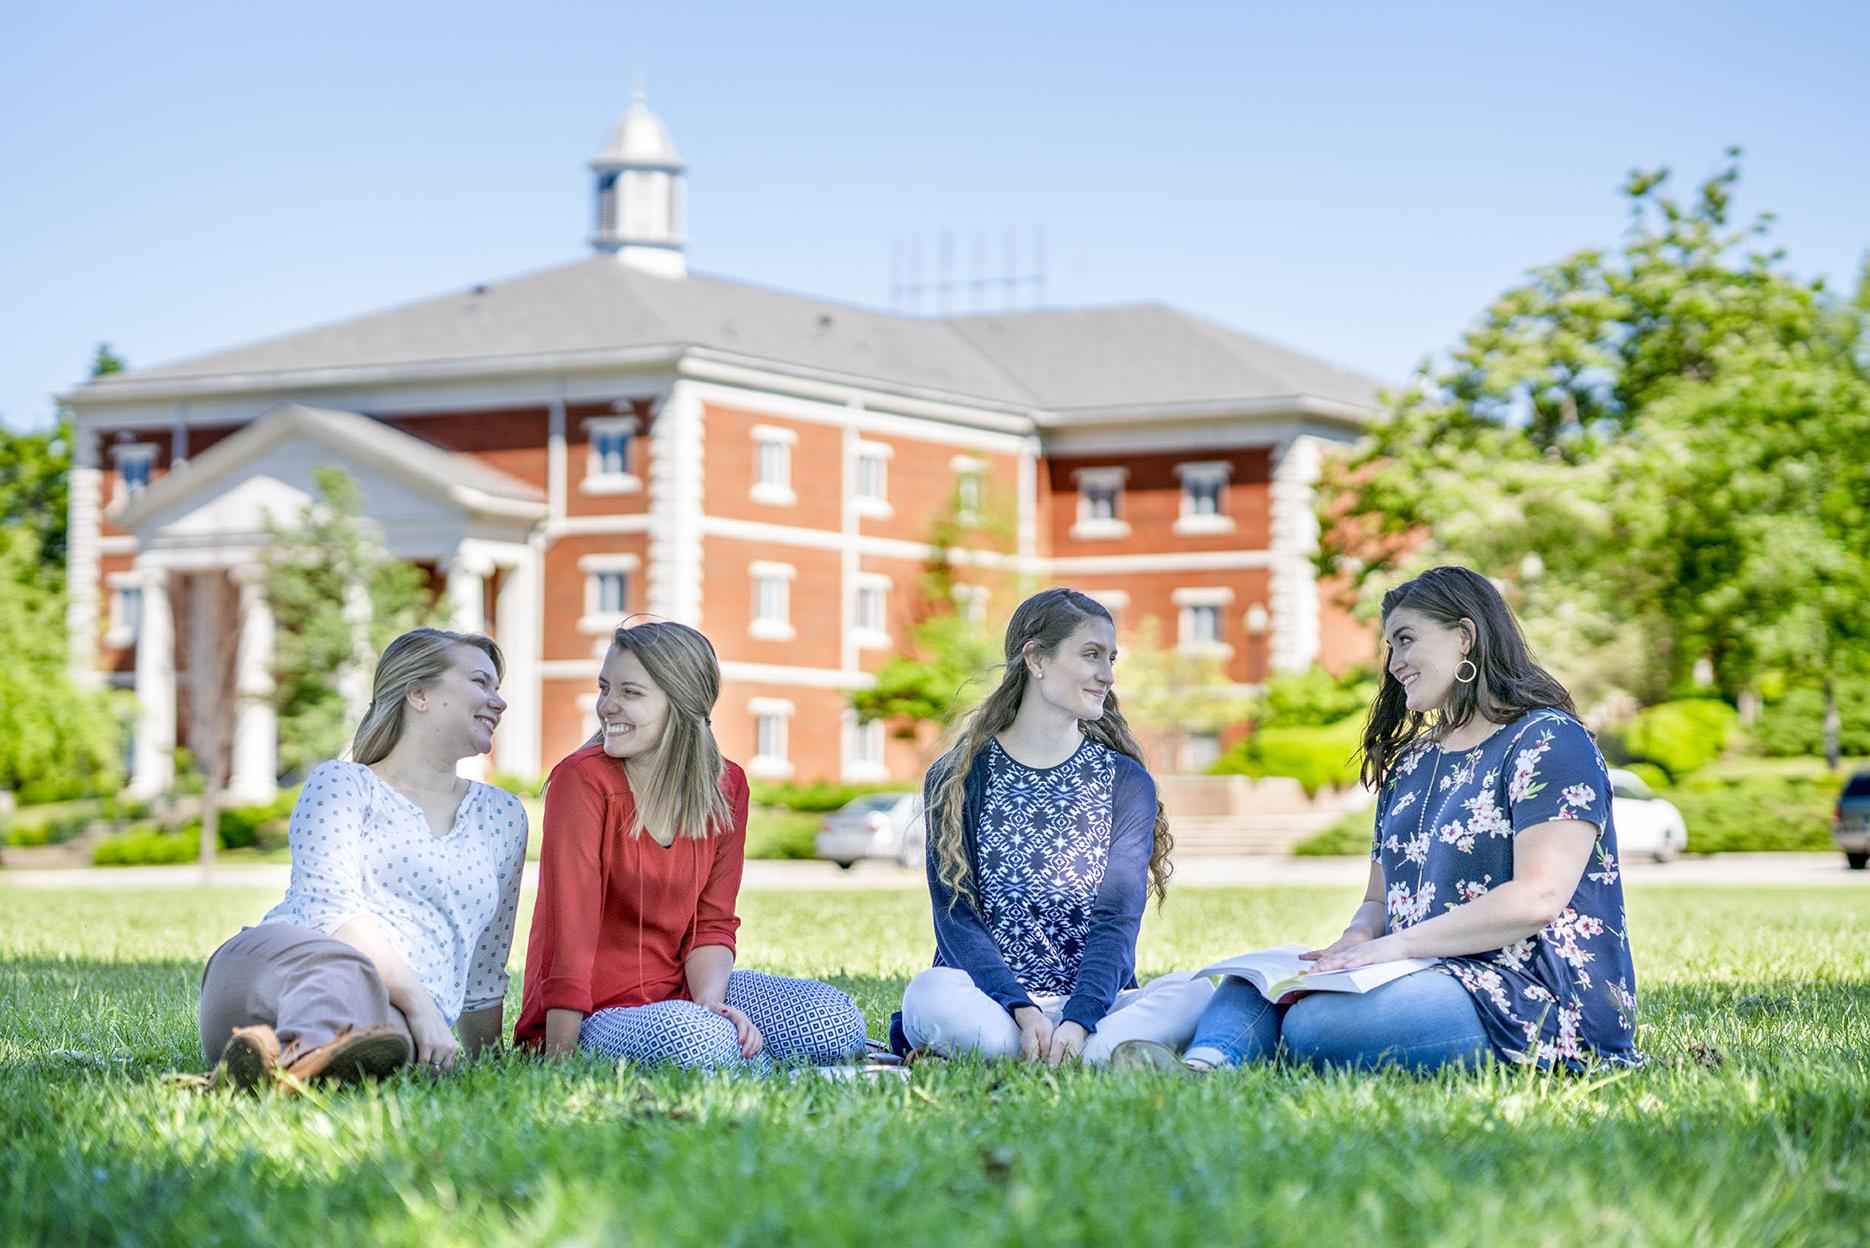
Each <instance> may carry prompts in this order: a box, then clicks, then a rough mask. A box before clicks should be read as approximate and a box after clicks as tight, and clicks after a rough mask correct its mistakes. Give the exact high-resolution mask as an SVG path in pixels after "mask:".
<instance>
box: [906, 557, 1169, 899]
mask: <svg viewBox="0 0 1870 1248" xmlns="http://www.w3.org/2000/svg"><path fill="white" fill-rule="evenodd" d="M1092 619H1099V620H1110V612H1108V611H1106V610H1105V609H1104V607H1103V606H1102V604H1100V603H1098V602H1097V601H1096V600H1095V599H1092V598H1089V597H1086V596H1085V595H1084V594H1081V593H1079V592H1078V591H1077V590H1075V589H1048V590H1045V591H1043V592H1041V593H1037V594H1034V595H1033V596H1032V597H1030V598H1028V599H1026V601H1024V602H1022V603H1020V604H1019V607H1018V608H1017V609H1016V610H1015V611H1014V612H1013V618H1012V619H1011V620H1010V621H1008V622H1007V626H1006V643H1005V652H1006V668H1005V673H1004V675H1002V676H1001V678H1000V686H999V688H997V689H995V690H994V691H993V692H992V693H990V694H988V695H987V700H986V701H985V702H982V703H981V704H980V706H979V707H978V708H977V709H976V710H975V711H974V712H973V713H972V714H971V715H969V716H968V718H967V719H966V720H965V721H964V722H963V724H962V727H961V730H960V733H959V738H960V739H959V741H958V742H957V744H956V745H955V747H954V748H953V749H952V750H950V751H949V752H948V754H947V762H948V770H947V772H946V773H945V774H943V775H942V776H941V777H940V779H939V781H938V782H937V784H936V787H935V791H934V793H933V794H931V795H930V800H931V802H932V804H933V805H934V806H935V807H936V813H937V814H938V816H939V817H938V819H937V821H936V824H935V864H936V876H937V878H939V879H940V880H941V882H942V883H943V884H944V885H946V886H947V887H948V889H949V890H950V891H951V892H952V893H953V894H954V895H955V896H956V897H960V896H962V895H963V894H964V893H965V894H967V895H969V896H972V895H973V891H974V864H973V863H972V862H970V861H969V860H968V854H967V842H966V841H965V839H964V838H963V829H962V823H963V818H962V808H963V806H964V805H965V804H966V786H967V774H968V772H969V771H971V770H973V767H974V760H975V759H976V758H978V757H979V756H980V752H981V751H982V750H983V749H985V748H986V746H987V742H988V741H989V740H991V739H992V738H993V737H994V735H995V734H997V733H1000V732H1003V731H1005V730H1006V729H1007V728H1009V727H1011V726H1012V723H1013V719H1014V717H1015V716H1016V715H1018V714H1019V704H1020V701H1021V700H1022V699H1023V698H1024V697H1025V696H1026V684H1027V680H1028V674H1027V671H1026V647H1027V646H1029V645H1031V646H1035V647H1036V648H1037V649H1038V651H1039V652H1040V653H1042V654H1051V653H1054V652H1056V651H1057V650H1058V648H1059V647H1060V646H1061V645H1063V644H1064V643H1065V641H1066V640H1067V639H1068V638H1070V636H1071V635H1072V634H1073V633H1075V632H1077V631H1078V628H1079V626H1080V625H1082V624H1083V623H1084V622H1085V621H1087V620H1092ZM1111 623H1112V624H1113V626H1114V624H1115V621H1111ZM1078 727H1079V731H1081V732H1083V733H1084V735H1085V736H1087V737H1089V738H1091V740H1093V741H1095V742H1097V743H1098V744H1099V745H1102V746H1104V747H1105V748H1106V749H1109V750H1112V751H1115V752H1116V753H1118V754H1123V755H1127V756H1128V757H1130V758H1133V759H1135V760H1136V761H1137V762H1138V763H1142V762H1143V747H1142V746H1141V745H1140V744H1138V742H1137V740H1136V736H1135V734H1134V733H1132V732H1131V731H1130V725H1129V724H1128V722H1126V721H1125V720H1124V718H1123V712H1122V711H1120V710H1118V709H1117V695H1116V693H1115V692H1114V691H1113V692H1111V693H1109V694H1106V695H1105V697H1104V713H1103V715H1101V716H1100V717H1098V718H1097V719H1087V720H1080V721H1079V724H1078ZM1174 848H1175V838H1174V837H1172V836H1170V835H1169V820H1168V816H1167V815H1166V814H1165V813H1164V811H1163V808H1162V800H1161V799H1160V798H1158V799H1157V800H1156V831H1155V844H1154V845H1153V846H1152V848H1151V849H1150V854H1149V885H1148V890H1149V892H1151V893H1153V894H1155V896H1156V899H1157V900H1158V901H1160V900H1161V899H1162V896H1163V893H1164V892H1165V890H1167V888H1168V886H1169V876H1170V874H1171V872H1172V871H1173V870H1174V868H1172V867H1171V866H1170V865H1169V854H1170V852H1171V851H1172V850H1173V849H1174Z"/></svg>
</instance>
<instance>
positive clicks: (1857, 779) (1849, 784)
mask: <svg viewBox="0 0 1870 1248" xmlns="http://www.w3.org/2000/svg"><path fill="white" fill-rule="evenodd" d="M1831 839H1832V840H1834V841H1836V842H1837V843H1838V848H1839V849H1841V850H1843V851H1844V861H1845V862H1848V863H1850V864H1851V870H1853V871H1862V870H1863V869H1864V868H1865V867H1866V866H1870V769H1867V770H1864V771H1860V772H1858V773H1857V774H1856V775H1854V776H1852V777H1851V778H1850V779H1849V780H1846V781H1845V782H1844V787H1843V788H1842V789H1839V790H1838V809H1837V814H1836V815H1835V816H1834V818H1833V821H1832V824H1831Z"/></svg>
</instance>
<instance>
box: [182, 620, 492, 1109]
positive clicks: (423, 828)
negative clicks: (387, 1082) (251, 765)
mask: <svg viewBox="0 0 1870 1248" xmlns="http://www.w3.org/2000/svg"><path fill="white" fill-rule="evenodd" d="M503 672H504V664H503V662H502V660H501V657H500V651H499V648H498V647H496V646H495V645H494V643H493V641H492V640H491V639H489V638H487V637H483V636H480V635H478V634H468V633H451V632H445V631H443V630H441V629H434V628H419V629H416V630H414V631H413V632H409V633H405V634H403V635H402V636H401V637H398V638H397V639H396V640H395V641H393V642H391V643H390V645H389V646H388V648H387V649H385V650H384V652H383V657H382V659H381V661H379V662H378V664H377V671H376V679H375V686H374V697H373V699H372V701H371V704H370V708H369V710H368V711H367V712H366V713H365V715H364V721H363V723H362V725H361V726H360V727H359V728H358V730H357V737H356V739H355V741H354V742H353V744H352V747H351V759H350V761H340V762H329V763H324V764H322V765H320V766H319V767H318V769H317V770H316V771H314V772H313V773H312V774H311V777H310V778H309V779H307V780H306V782H305V787H304V790H303V791H302V792H301V793H300V795H299V800H298V804H297V805H296V806H294V807H293V810H292V823H291V829H290V838H291V845H292V882H291V885H290V886H289V887H288V888H287V890H286V896H285V899H284V900H283V901H281V902H280V903H279V904H278V905H277V906H274V907H273V908H272V910H270V911H268V912H267V914H266V917H265V918H263V919H261V920H260V923H259V925H258V926H257V927H249V928H246V929H245V930H243V931H242V932H240V934H239V935H237V936H235V937H233V938H232V939H231V940H229V941H228V942H227V943H226V944H224V945H222V946H221V947H220V948H219V949H218V950H216V951H215V954H214V956H213V957H212V958H210V959H209V961H208V967H207V971H206V972H205V974H204V975H203V978H202V986H201V1047H202V1052H203V1053H204V1054H205V1055H206V1057H207V1059H208V1061H209V1062H210V1063H213V1062H217V1061H218V1062H220V1063H221V1067H222V1074H221V1076H220V1077H223V1078H226V1079H229V1080H231V1081H233V1082H234V1083H236V1084H237V1085H239V1086H242V1087H248V1088H257V1087H260V1086H262V1085H265V1084H269V1083H271V1082H273V1081H274V1079H275V1078H276V1077H277V1076H278V1074H279V1073H280V1072H282V1071H283V1072H284V1073H286V1074H289V1075H291V1076H293V1077H294V1078H296V1079H352V1078H359V1077H364V1076H376V1075H383V1074H387V1073H389V1072H390V1071H393V1070H395V1069H396V1068H398V1067H400V1066H403V1065H405V1064H406V1063H408V1062H410V1061H414V1062H417V1063H419V1064H420V1065H422V1066H424V1067H426V1068H429V1069H432V1070H437V1071H440V1070H448V1069H450V1068H452V1067H453V1065H454V1062H455V1059H456V1057H457V1055H459V1054H460V1053H461V1052H462V1051H463V1050H464V1049H465V1051H466V1052H467V1053H469V1054H470V1055H471V1054H473V1053H474V1052H475V1051H477V1050H479V1049H482V1048H485V1047H487V1046H489V1045H494V1044H497V1043H499V1040H500V1036H501V1029H502V1021H503V1009H504V1002H505V1000H506V990H507V970H506V961H507V953H508V951H509V950H510V949H511V947H512V943H513V916H514V911H515V910H516V909H517V908H518V905H519V888H520V877H521V873H522V870H523V868H524V865H525V857H526V813H525V810H524V809H523V808H522V807H521V806H520V804H519V801H518V799H517V798H515V797H513V796H512V795H511V794H509V793H506V792H503V791H502V790H500V789H497V788H493V787H492V786H490V785H485V784H478V783H475V782H473V781H470V780H463V779H460V778H459V777H457V776H456V774H455V765H456V763H457V762H458V761H459V760H461V759H463V758H470V757H473V756H475V755H478V754H485V753H486V752H487V751H488V749H490V748H491V746H492V744H493V733H494V729H495V727H496V726H498V724H499V722H500V715H501V712H503V711H504V710H505V709H506V703H505V701H503V700H502V699H501V697H500V679H501V676H502V674H503ZM457 1033H458V1038H457ZM288 1082H289V1081H288Z"/></svg>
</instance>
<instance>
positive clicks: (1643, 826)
mask: <svg viewBox="0 0 1870 1248" xmlns="http://www.w3.org/2000/svg"><path fill="white" fill-rule="evenodd" d="M1610 815H1611V818H1613V819H1615V820H1616V822H1617V848H1618V850H1619V851H1620V852H1621V853H1622V854H1623V857H1624V858H1625V859H1626V860H1627V859H1628V858H1630V856H1631V855H1633V854H1647V855H1649V856H1650V857H1653V858H1654V859H1655V860H1656V861H1657V862H1668V861H1669V860H1670V859H1672V858H1674V857H1675V856H1676V855H1678V854H1680V853H1681V852H1682V851H1683V850H1684V849H1686V848H1688V826H1687V825H1686V824H1684V823H1683V822H1682V812H1681V811H1679V810H1677V809H1676V808H1675V803H1674V802H1671V801H1670V800H1669V799H1668V798H1666V797H1657V796H1656V794H1655V792H1654V791H1653V790H1651V789H1650V787H1649V786H1648V785H1646V784H1644V783H1643V781H1642V777H1640V776H1637V775H1635V774H1634V773H1632V772H1628V771H1624V770H1622V769H1621V768H1615V767H1613V768H1611V771H1610Z"/></svg>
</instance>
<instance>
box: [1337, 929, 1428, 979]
mask: <svg viewBox="0 0 1870 1248" xmlns="http://www.w3.org/2000/svg"><path fill="white" fill-rule="evenodd" d="M1349 937H1350V933H1348V932H1346V933H1345V934H1344V936H1343V937H1340V938H1339V940H1338V942H1337V944H1335V945H1332V946H1331V947H1330V948H1328V949H1321V950H1319V951H1318V959H1317V961H1315V962H1313V963H1312V973H1313V974H1323V973H1324V972H1326V971H1348V970H1353V969H1355V968H1356V967H1359V966H1374V965H1376V964H1377V963H1378V962H1394V961H1396V960H1397V959H1399V958H1408V957H1414V956H1415V955H1414V954H1412V953H1410V952H1409V951H1408V950H1407V949H1405V948H1403V940H1402V935H1401V933H1398V932H1391V933H1390V934H1389V935H1388V936H1378V937H1377V938H1376V939H1375V940H1372V939H1370V938H1369V937H1367V936H1366V937H1364V938H1363V939H1361V940H1354V941H1351V942H1350V943H1349V944H1346V943H1345V941H1346V940H1348V939H1349Z"/></svg>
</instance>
